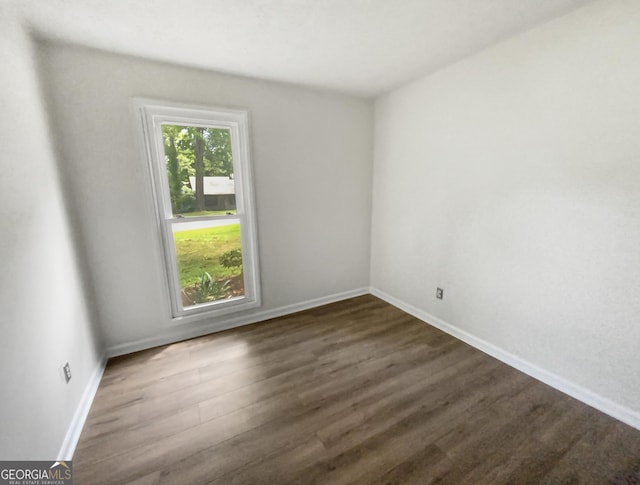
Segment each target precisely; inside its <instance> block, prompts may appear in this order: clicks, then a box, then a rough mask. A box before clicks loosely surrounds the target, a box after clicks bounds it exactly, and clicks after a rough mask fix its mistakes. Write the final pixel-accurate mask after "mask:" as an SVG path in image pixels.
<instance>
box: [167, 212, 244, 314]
mask: <svg viewBox="0 0 640 485" xmlns="http://www.w3.org/2000/svg"><path fill="white" fill-rule="evenodd" d="M172 230H173V241H174V244H175V249H176V261H177V265H178V277H179V280H180V291H181V296H182V305H183V306H184V307H185V308H187V307H190V306H193V305H198V304H201V303H208V302H212V301H219V300H225V299H228V298H233V297H239V296H244V280H243V274H242V247H241V243H240V223H239V222H238V220H220V221H206V222H195V221H194V222H184V223H182V222H180V223H174V224H173V226H172Z"/></svg>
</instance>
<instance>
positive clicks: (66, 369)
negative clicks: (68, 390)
mask: <svg viewBox="0 0 640 485" xmlns="http://www.w3.org/2000/svg"><path fill="white" fill-rule="evenodd" d="M62 370H64V380H65V381H67V384H69V381H70V380H71V366H70V365H69V362H67V363H66V364H65V365H64V367H63V368H62Z"/></svg>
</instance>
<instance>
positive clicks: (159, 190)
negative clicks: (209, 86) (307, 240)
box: [134, 98, 261, 322]
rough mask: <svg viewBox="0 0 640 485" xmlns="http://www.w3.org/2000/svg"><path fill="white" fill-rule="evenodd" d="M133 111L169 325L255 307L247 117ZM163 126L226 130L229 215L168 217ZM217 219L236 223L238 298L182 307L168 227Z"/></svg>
mask: <svg viewBox="0 0 640 485" xmlns="http://www.w3.org/2000/svg"><path fill="white" fill-rule="evenodd" d="M134 107H135V109H136V111H137V113H138V116H139V119H140V122H141V127H142V139H143V142H144V147H145V151H146V156H147V161H148V166H149V172H150V179H151V186H152V191H153V194H154V200H155V209H156V215H157V223H158V234H159V237H160V240H161V244H162V249H163V252H164V258H163V263H164V268H163V269H164V272H165V274H166V276H167V284H168V289H169V297H170V298H169V299H170V304H171V315H172V318H173V321H177V322H179V321H182V320H192V319H191V318H188V317H190V316H194V317H195V316H199V317H201V318H205V317H212V316H218V315H225V314H229V313H233V312H238V311H242V310H247V309H250V308H256V307H258V306H260V304H261V298H260V279H259V274H258V238H257V231H256V220H255V205H254V195H253V179H252V171H251V162H250V150H249V114H248V112H247V111H246V110H231V109H225V108H217V107H206V106H195V105H186V104H176V103H167V102H163V101H154V100H148V99H143V98H137V99H135V100H134ZM165 124H167V125H178V126H198V127H206V128H223V129H228V130H230V132H231V149H232V154H233V174H234V181H235V192H236V194H235V196H236V214H235V215H225V216H197V217H186V218H177V217H174V215H173V210H172V208H171V199H170V195H169V180H168V176H167V169H166V162H165V152H164V142H163V139H162V128H161V127H162V125H165ZM220 220H238V222H239V223H240V242H241V245H242V267H243V276H244V296H239V297H233V298H228V299H223V300H217V301H212V302H207V303H201V304H197V305H193V306H189V307H184V306H183V305H182V297H181V288H180V280H179V277H178V267H177V261H176V257H175V254H176V252H175V246H174V239H173V227H174V225H182V224H189V223H193V222H207V221H220Z"/></svg>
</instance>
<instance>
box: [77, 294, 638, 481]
mask: <svg viewBox="0 0 640 485" xmlns="http://www.w3.org/2000/svg"><path fill="white" fill-rule="evenodd" d="M73 466H74V478H75V481H74V483H76V484H77V485H81V484H101V483H114V484H124V483H135V484H155V483H170V484H199V483H210V484H220V485H222V484H224V485H227V484H240V483H247V484H262V483H265V484H267V483H268V484H284V483H300V484H314V483H327V484H338V483H358V484H383V483H384V484H405V483H415V484H428V483H447V484H485V483H486V484H510V483H513V484H528V483H536V484H537V483H549V484H552V483H553V484H560V483H562V484H575V483H585V484H605V483H616V484H617V483H619V484H633V483H640V431H637V430H635V429H633V428H631V427H629V426H627V425H624V424H622V423H620V422H618V421H616V420H614V419H612V418H610V417H608V416H606V415H604V414H602V413H600V412H598V411H595V410H594V409H592V408H589V407H588V406H586V405H584V404H582V403H580V402H578V401H576V400H574V399H572V398H570V397H568V396H566V395H564V394H562V393H560V392H558V391H556V390H554V389H552V388H550V387H548V386H546V385H544V384H542V383H540V382H538V381H536V380H534V379H532V378H530V377H528V376H526V375H524V374H522V373H520V372H518V371H516V370H514V369H512V368H510V367H508V366H507V365H505V364H502V363H501V362H499V361H497V360H495V359H493V358H491V357H489V356H487V355H485V354H483V353H481V352H479V351H477V350H475V349H473V348H471V347H469V346H468V345H466V344H464V343H462V342H460V341H458V340H456V339H454V338H453V337H450V336H448V335H446V334H444V333H442V332H441V331H439V330H437V329H434V328H432V327H430V326H428V325H425V324H424V323H422V322H420V321H418V320H416V319H415V318H413V317H411V316H409V315H407V314H405V313H403V312H402V311H400V310H398V309H396V308H394V307H392V306H390V305H388V304H386V303H384V302H383V301H381V300H379V299H377V298H375V297H373V296H363V297H359V298H355V299H351V300H347V301H343V302H340V303H335V304H331V305H327V306H324V307H320V308H316V309H313V310H309V311H305V312H301V313H297V314H294V315H290V316H287V317H282V318H277V319H274V320H270V321H268V322H264V323H261V324H256V325H251V326H247V327H242V328H239V329H234V330H229V331H226V332H222V333H218V334H213V335H208V336H205V337H201V338H198V339H193V340H188V341H185V342H180V343H176V344H172V345H167V346H164V347H159V348H155V349H151V350H147V351H144V352H138V353H136V354H131V355H127V356H123V357H119V358H115V359H112V360H110V361H109V363H108V365H107V369H106V371H105V374H104V378H103V380H102V383H101V385H100V388H99V390H98V393H97V395H96V398H95V401H94V403H93V407H92V408H91V412H90V414H89V418H88V420H87V423H86V426H85V428H84V430H83V432H82V436H81V438H80V442H79V445H78V448H77V450H76V453H75V456H74V461H73Z"/></svg>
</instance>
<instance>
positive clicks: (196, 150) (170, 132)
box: [162, 124, 236, 217]
mask: <svg viewBox="0 0 640 485" xmlns="http://www.w3.org/2000/svg"><path fill="white" fill-rule="evenodd" d="M162 139H163V143H164V158H165V163H166V167H167V178H168V180H169V195H170V198H171V209H172V212H173V215H174V216H175V217H180V216H183V217H194V216H212V215H227V214H235V213H236V190H235V181H234V179H233V155H232V150H231V132H230V130H228V129H225V128H205V127H199V126H179V125H167V124H163V125H162Z"/></svg>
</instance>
